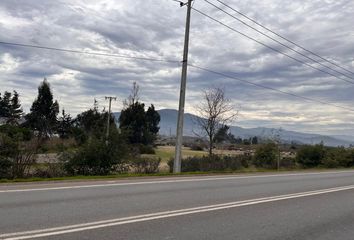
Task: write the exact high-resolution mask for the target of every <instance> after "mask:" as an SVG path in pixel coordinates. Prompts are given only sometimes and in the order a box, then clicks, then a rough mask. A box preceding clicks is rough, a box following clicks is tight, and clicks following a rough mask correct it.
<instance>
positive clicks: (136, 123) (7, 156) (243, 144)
mask: <svg viewBox="0 0 354 240" xmlns="http://www.w3.org/2000/svg"><path fill="white" fill-rule="evenodd" d="M214 95H215V96H214ZM19 98H20V95H19V94H18V93H17V92H16V91H14V92H12V93H10V92H4V93H0V120H1V124H0V179H3V180H1V181H8V180H9V181H24V180H26V179H29V180H32V181H37V180H41V179H48V178H49V179H52V180H61V179H82V178H83V179H91V178H97V177H98V178H106V177H107V178H110V177H127V176H141V175H143V176H148V175H155V176H156V175H166V174H169V173H170V172H171V171H172V166H173V157H174V146H173V145H171V143H170V142H163V141H161V137H160V136H159V135H158V132H159V122H160V116H159V114H158V112H157V111H156V110H155V107H154V105H151V106H148V107H147V108H146V106H145V104H144V103H142V102H141V101H140V99H139V86H138V85H137V84H136V83H134V85H133V87H132V90H131V94H130V95H129V96H128V97H127V99H126V100H125V101H124V108H123V110H122V111H121V115H120V117H119V119H114V117H113V115H109V114H108V112H107V111H106V110H105V109H104V108H103V109H102V108H100V107H99V103H98V101H96V100H94V103H93V106H92V107H91V108H89V109H87V110H86V111H83V112H82V113H80V114H78V115H77V116H76V117H74V118H73V117H72V116H70V114H67V113H66V111H65V110H64V109H61V111H60V105H59V102H57V101H56V100H55V99H54V97H53V94H52V90H51V87H50V84H49V83H48V82H47V80H44V81H43V82H42V83H41V84H40V86H39V87H38V95H37V97H36V99H35V100H34V102H33V104H32V106H31V109H30V112H29V113H28V114H24V112H23V110H22V108H21V103H20V99H19ZM204 98H205V99H204V100H205V101H206V103H207V104H206V105H202V106H204V108H203V107H200V111H202V110H204V111H205V112H206V113H207V112H210V114H209V115H208V114H205V115H204V119H205V121H203V122H199V123H198V124H199V125H200V126H202V128H201V129H203V130H204V132H201V133H199V135H200V137H199V138H198V139H193V140H192V141H188V142H185V144H184V147H183V151H182V155H183V160H182V172H184V173H208V172H254V171H274V170H299V169H313V168H321V169H322V168H352V167H354V149H352V148H344V147H326V146H324V145H323V144H321V143H320V144H317V145H297V144H282V143H281V141H279V139H278V140H277V139H276V138H274V139H259V138H257V137H256V136H254V137H250V138H248V139H241V138H239V137H237V136H234V135H233V134H231V133H230V131H229V127H228V126H227V124H226V123H227V122H229V121H230V120H231V119H233V118H234V117H235V116H236V115H235V114H234V113H232V112H231V111H232V108H231V106H230V105H229V101H228V99H227V98H225V96H224V93H223V90H222V89H220V88H217V89H214V90H210V91H205V92H204ZM208 101H209V102H208ZM205 106H215V108H218V107H219V108H220V111H218V110H217V109H214V110H215V112H212V111H209V110H210V109H207V108H206V107H205ZM219 112H223V113H224V114H223V115H220V114H219V115H218V114H217V113H219ZM209 118H211V119H214V120H215V118H217V119H219V120H217V121H208V119H209ZM107 121H109V122H110V125H109V126H110V129H109V133H110V134H109V137H108V138H107V137H106V131H107ZM208 123H211V124H208ZM172 144H173V141H172ZM6 179H8V180H6Z"/></svg>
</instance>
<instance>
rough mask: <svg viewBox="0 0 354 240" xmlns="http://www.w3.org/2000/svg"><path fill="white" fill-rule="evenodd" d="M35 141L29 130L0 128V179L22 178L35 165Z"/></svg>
mask: <svg viewBox="0 0 354 240" xmlns="http://www.w3.org/2000/svg"><path fill="white" fill-rule="evenodd" d="M37 147H38V145H37V143H36V141H33V140H31V132H30V131H29V129H26V128H20V127H18V126H12V125H8V124H6V125H2V126H0V166H1V167H2V169H0V178H1V177H7V178H9V177H11V178H17V177H19V178H22V177H25V174H26V172H28V170H29V169H30V167H31V166H32V165H33V164H34V163H35V152H36V150H37Z"/></svg>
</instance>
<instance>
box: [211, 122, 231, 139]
mask: <svg viewBox="0 0 354 240" xmlns="http://www.w3.org/2000/svg"><path fill="white" fill-rule="evenodd" d="M229 129H230V127H229V126H227V125H224V126H222V127H220V128H219V129H218V130H217V132H216V134H215V136H214V142H216V143H222V142H224V141H229V134H228V132H229Z"/></svg>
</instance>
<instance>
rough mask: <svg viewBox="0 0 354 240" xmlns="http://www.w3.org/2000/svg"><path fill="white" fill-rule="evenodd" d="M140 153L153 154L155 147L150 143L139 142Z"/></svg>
mask: <svg viewBox="0 0 354 240" xmlns="http://www.w3.org/2000/svg"><path fill="white" fill-rule="evenodd" d="M139 152H140V154H155V149H154V147H153V146H151V145H144V144H139Z"/></svg>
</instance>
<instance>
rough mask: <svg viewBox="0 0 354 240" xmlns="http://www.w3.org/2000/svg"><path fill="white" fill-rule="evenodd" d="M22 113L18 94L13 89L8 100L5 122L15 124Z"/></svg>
mask: <svg viewBox="0 0 354 240" xmlns="http://www.w3.org/2000/svg"><path fill="white" fill-rule="evenodd" d="M22 115H23V110H22V107H21V104H20V100H19V95H18V93H17V92H16V91H14V92H13V95H12V98H11V102H10V108H9V116H8V121H7V122H8V123H10V124H13V125H17V124H18V121H19V120H20V118H21V117H22Z"/></svg>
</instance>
